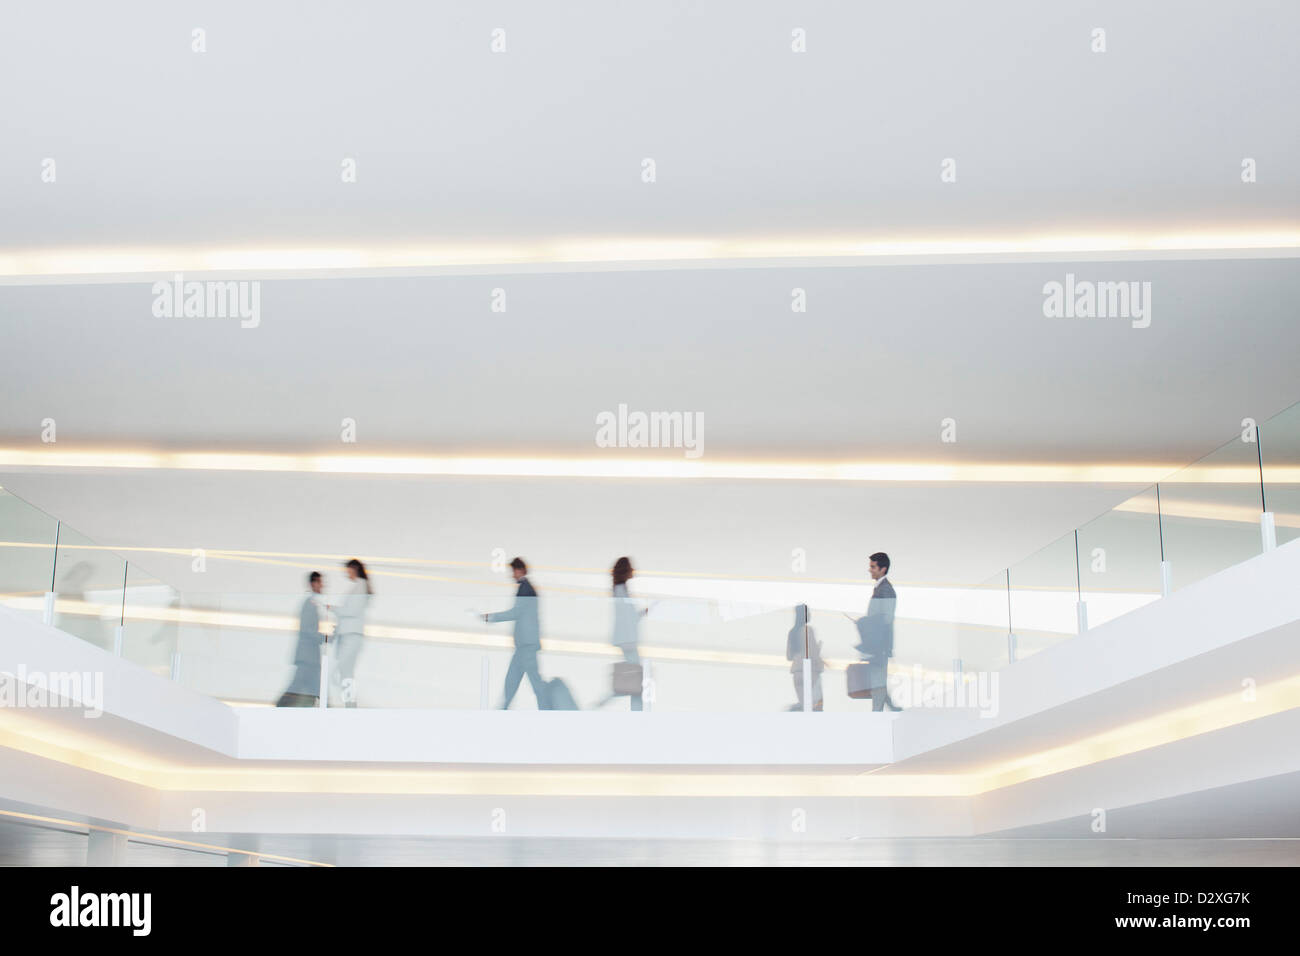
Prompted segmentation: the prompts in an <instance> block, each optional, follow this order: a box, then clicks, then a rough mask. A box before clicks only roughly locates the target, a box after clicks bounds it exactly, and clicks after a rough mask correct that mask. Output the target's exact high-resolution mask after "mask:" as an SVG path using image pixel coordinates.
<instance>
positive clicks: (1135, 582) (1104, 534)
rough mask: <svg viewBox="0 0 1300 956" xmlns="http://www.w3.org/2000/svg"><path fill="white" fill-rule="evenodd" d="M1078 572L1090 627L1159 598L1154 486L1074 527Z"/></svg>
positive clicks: (1157, 527)
mask: <svg viewBox="0 0 1300 956" xmlns="http://www.w3.org/2000/svg"><path fill="white" fill-rule="evenodd" d="M1079 576H1080V581H1081V583H1082V591H1083V600H1084V603H1085V605H1086V606H1087V625H1088V627H1090V628H1092V627H1097V626H1098V625H1100V624H1104V623H1106V622H1107V621H1110V620H1113V619H1114V618H1117V617H1119V616H1120V615H1121V614H1127V613H1128V612H1129V611H1132V610H1134V609H1135V608H1138V607H1141V606H1142V605H1144V604H1149V603H1150V602H1151V601H1154V600H1156V599H1158V598H1159V597H1160V517H1159V514H1158V509H1157V502H1156V489H1155V486H1154V485H1153V486H1152V487H1150V488H1148V489H1146V490H1145V491H1142V492H1140V493H1139V494H1136V495H1134V496H1133V497H1132V498H1129V499H1128V500H1127V501H1125V502H1123V503H1121V504H1119V505H1117V506H1116V507H1115V508H1112V509H1111V510H1110V511H1108V512H1106V513H1105V514H1103V515H1100V516H1099V517H1097V518H1094V519H1093V520H1092V521H1089V522H1088V523H1087V524H1085V525H1083V526H1082V527H1080V528H1079Z"/></svg>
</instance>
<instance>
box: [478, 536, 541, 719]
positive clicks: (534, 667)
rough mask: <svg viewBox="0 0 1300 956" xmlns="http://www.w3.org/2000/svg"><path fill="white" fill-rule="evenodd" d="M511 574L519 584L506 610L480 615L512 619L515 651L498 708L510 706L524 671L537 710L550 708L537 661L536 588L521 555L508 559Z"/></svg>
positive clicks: (490, 619) (489, 618) (486, 618)
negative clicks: (511, 604)
mask: <svg viewBox="0 0 1300 956" xmlns="http://www.w3.org/2000/svg"><path fill="white" fill-rule="evenodd" d="M510 573H511V575H513V576H514V579H515V581H516V582H517V583H518V584H519V587H518V589H517V590H516V591H515V603H514V606H513V607H511V608H510V610H508V611H497V612H496V613H494V614H484V615H483V620H484V621H486V622H487V623H489V624H495V623H498V622H500V621H514V622H515V635H514V636H515V653H514V656H512V657H511V658H510V667H509V668H508V669H507V670H506V684H505V703H503V704H502V705H501V709H502V710H508V709H509V708H510V702H511V701H513V700H514V699H515V694H516V693H517V692H518V690H519V684H520V682H521V681H522V680H523V679H524V675H525V674H527V675H528V683H529V684H531V685H532V688H533V694H535V695H536V697H537V707H538V709H539V710H546V709H548V708H549V707H550V696H549V694H548V692H547V687H546V684H545V682H544V681H543V680H542V672H541V670H540V669H539V666H538V663H537V654H538V652H539V651H540V650H541V649H542V629H541V623H540V621H539V619H538V614H537V591H535V590H534V589H533V585H532V582H531V581H529V580H528V565H527V564H525V563H524V559H523V558H515V559H513V560H512V561H511V562H510Z"/></svg>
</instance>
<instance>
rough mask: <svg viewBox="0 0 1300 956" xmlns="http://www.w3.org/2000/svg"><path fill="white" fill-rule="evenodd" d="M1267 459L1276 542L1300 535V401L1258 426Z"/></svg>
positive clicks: (1267, 498)
mask: <svg viewBox="0 0 1300 956" xmlns="http://www.w3.org/2000/svg"><path fill="white" fill-rule="evenodd" d="M1259 432H1260V434H1259V440H1260V449H1259V450H1260V455H1261V457H1262V458H1263V460H1264V501H1265V503H1266V504H1267V505H1268V510H1269V511H1270V512H1272V514H1273V524H1274V527H1275V528H1276V533H1277V543H1278V544H1286V543H1287V542H1288V541H1294V540H1295V539H1296V538H1300V404H1296V405H1292V406H1291V407H1290V408H1288V409H1287V410H1286V411H1284V412H1281V413H1279V414H1277V415H1274V416H1273V417H1272V418H1270V419H1269V420H1268V421H1266V422H1264V423H1263V424H1262V425H1261V426H1260V429H1259Z"/></svg>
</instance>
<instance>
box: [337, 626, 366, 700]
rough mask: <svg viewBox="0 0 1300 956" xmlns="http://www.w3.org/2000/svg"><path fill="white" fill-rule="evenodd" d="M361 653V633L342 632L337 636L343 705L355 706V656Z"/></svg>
mask: <svg viewBox="0 0 1300 956" xmlns="http://www.w3.org/2000/svg"><path fill="white" fill-rule="evenodd" d="M360 654H361V635H360V634H344V635H343V636H342V637H341V638H339V645H338V661H337V663H338V668H337V670H338V672H339V686H340V690H341V696H342V697H343V706H344V707H355V706H357V685H356V678H355V676H354V675H355V672H356V668H357V657H358V656H359V655H360Z"/></svg>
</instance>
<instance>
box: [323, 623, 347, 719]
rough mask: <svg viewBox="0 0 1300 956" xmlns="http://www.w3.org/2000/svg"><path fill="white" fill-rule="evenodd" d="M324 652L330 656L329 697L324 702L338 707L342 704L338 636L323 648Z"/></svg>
mask: <svg viewBox="0 0 1300 956" xmlns="http://www.w3.org/2000/svg"><path fill="white" fill-rule="evenodd" d="M324 653H327V654H329V656H330V673H329V688H328V692H329V697H328V698H327V699H326V703H327V704H328V705H329V706H330V707H339V706H342V704H343V681H342V680H341V679H340V678H339V636H338V635H335V636H334V638H333V639H332V640H331V641H330V642H329V645H328V646H327V647H326V648H325V650H324Z"/></svg>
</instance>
